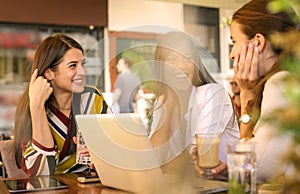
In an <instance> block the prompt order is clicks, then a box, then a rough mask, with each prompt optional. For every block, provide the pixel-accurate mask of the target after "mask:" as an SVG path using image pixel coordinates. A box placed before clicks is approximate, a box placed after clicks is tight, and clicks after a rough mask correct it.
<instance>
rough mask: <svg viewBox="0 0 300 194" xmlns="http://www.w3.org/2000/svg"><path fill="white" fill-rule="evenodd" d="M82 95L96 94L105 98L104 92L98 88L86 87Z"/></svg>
mask: <svg viewBox="0 0 300 194" xmlns="http://www.w3.org/2000/svg"><path fill="white" fill-rule="evenodd" d="M82 93H95V94H96V95H99V96H103V94H102V91H101V90H100V89H99V88H97V87H96V86H84V91H83V92H82Z"/></svg>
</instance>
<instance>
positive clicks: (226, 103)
mask: <svg viewBox="0 0 300 194" xmlns="http://www.w3.org/2000/svg"><path fill="white" fill-rule="evenodd" d="M197 44H198V43H197V40H196V39H195V38H193V37H192V36H190V35H188V34H186V33H184V32H178V31H177V32H176V31H175V32H169V33H167V34H166V35H164V36H163V37H162V39H161V40H160V41H159V42H158V46H157V47H156V52H155V66H154V68H155V73H156V76H157V82H158V85H159V86H158V87H157V91H156V96H157V99H156V101H155V106H154V107H153V109H154V110H153V122H152V126H151V132H150V140H151V142H152V144H153V146H154V147H157V149H158V150H160V151H162V152H161V153H160V154H159V155H160V156H162V158H161V160H162V161H165V162H166V163H167V162H169V161H171V160H173V159H174V163H173V164H175V165H174V166H172V167H174V169H173V168H172V167H171V170H172V171H174V172H171V173H186V168H185V167H187V166H190V159H187V158H184V157H185V156H188V154H183V152H184V151H187V150H188V151H192V152H193V153H194V154H193V155H192V156H191V158H192V159H193V158H195V157H197V156H196V155H197V154H196V149H195V146H194V145H196V139H195V134H198V133H211V132H216V133H218V134H220V146H219V150H220V152H219V155H218V156H219V160H220V163H219V164H218V165H217V166H216V167H215V168H214V169H212V171H211V172H212V173H213V174H219V173H220V172H222V171H223V172H224V170H225V169H226V167H227V166H226V146H225V145H226V142H228V141H233V142H234V141H238V140H239V136H240V134H239V130H238V123H237V119H236V117H235V116H234V111H233V106H232V104H231V100H230V96H229V94H228V93H227V91H226V90H225V88H224V87H223V86H222V85H220V84H217V83H216V82H215V81H214V79H213V78H212V77H211V75H210V74H209V73H208V72H207V70H206V68H205V67H204V65H203V64H202V61H201V58H200V55H199V53H198V49H197V46H198V45H197ZM189 145H191V146H190V147H189ZM164 148H166V149H164ZM189 148H191V149H190V150H189ZM179 155H180V156H182V157H177V156H179ZM175 157H177V158H176V159H175ZM181 158H184V159H183V160H182V161H183V162H184V163H185V162H188V164H187V165H185V164H184V163H180V164H178V163H176V162H177V161H179V160H180V159H181ZM178 159H179V160H178ZM180 165H182V166H180ZM166 166H169V164H168V165H166ZM175 166H176V167H175ZM195 167H196V169H197V172H198V173H199V174H201V173H202V171H201V169H200V167H199V166H197V165H195ZM169 170H170V169H169V168H168V169H167V170H166V171H168V172H167V173H170V172H169ZM176 170H179V172H176ZM180 170H182V171H180ZM180 175H181V176H182V175H183V174H180ZM182 177H183V176H182Z"/></svg>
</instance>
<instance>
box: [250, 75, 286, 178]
mask: <svg viewBox="0 0 300 194" xmlns="http://www.w3.org/2000/svg"><path fill="white" fill-rule="evenodd" d="M287 75H288V73H287V72H279V73H276V74H275V75H273V76H272V77H271V78H270V79H269V80H268V81H267V82H266V84H265V87H264V91H263V99H262V103H261V117H260V119H259V120H258V122H257V125H256V126H255V129H254V133H255V137H254V140H255V142H256V154H257V180H258V182H260V181H266V180H269V179H272V178H274V177H276V176H279V175H283V174H284V173H285V172H286V171H287V165H286V164H284V163H282V160H281V157H282V156H283V155H284V154H286V153H287V151H288V150H291V146H292V135H291V134H285V135H279V134H276V136H272V135H274V134H275V132H276V130H277V129H276V128H274V127H275V125H274V124H272V123H270V122H268V121H267V122H264V121H263V119H264V118H265V117H267V116H269V113H271V112H273V111H274V110H276V109H277V108H286V107H287V106H288V100H287V99H286V97H285V96H284V88H285V86H284V83H283V82H282V81H281V79H282V78H283V77H285V76H287Z"/></svg>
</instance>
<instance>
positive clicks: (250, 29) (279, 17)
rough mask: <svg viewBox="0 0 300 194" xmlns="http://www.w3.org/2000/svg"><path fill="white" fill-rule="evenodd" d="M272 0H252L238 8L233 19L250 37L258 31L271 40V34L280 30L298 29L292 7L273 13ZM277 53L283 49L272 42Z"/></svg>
mask: <svg viewBox="0 0 300 194" xmlns="http://www.w3.org/2000/svg"><path fill="white" fill-rule="evenodd" d="M270 2H272V0H252V1H250V2H249V3H247V4H245V5H244V6H242V7H241V8H240V9H238V10H237V11H236V12H235V13H234V14H233V16H232V21H235V22H237V23H239V24H240V25H241V30H242V32H243V33H244V34H245V35H246V36H247V37H248V39H251V38H253V37H254V36H255V35H256V34H257V33H261V34H262V35H264V36H265V38H266V39H267V40H269V41H270V36H271V35H272V34H274V33H278V32H288V31H289V30H295V29H296V26H297V25H296V23H295V22H294V21H293V19H292V18H293V15H295V13H294V12H293V11H292V8H290V9H288V10H286V11H281V12H278V13H273V12H271V10H270V9H269V3H270ZM270 43H271V45H272V48H273V51H274V53H275V54H277V55H279V54H280V53H281V52H282V49H281V48H279V47H277V46H275V45H274V44H272V42H270Z"/></svg>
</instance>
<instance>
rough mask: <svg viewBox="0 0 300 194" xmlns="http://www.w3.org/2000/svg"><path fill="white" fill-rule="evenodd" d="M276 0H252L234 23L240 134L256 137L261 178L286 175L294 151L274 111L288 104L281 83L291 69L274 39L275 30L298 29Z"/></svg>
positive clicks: (259, 177) (232, 53)
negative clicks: (279, 9)
mask: <svg viewBox="0 0 300 194" xmlns="http://www.w3.org/2000/svg"><path fill="white" fill-rule="evenodd" d="M270 2H271V0H252V1H250V2H249V3H247V4H245V5H244V6H243V7H241V8H240V9H239V10H237V11H236V12H235V13H234V14H233V17H232V23H231V26H230V31H231V39H232V42H233V49H232V52H231V53H230V59H232V60H234V72H235V79H236V81H237V82H238V85H239V87H240V89H241V93H240V98H241V120H240V121H241V122H240V132H241V138H252V137H253V138H254V140H255V142H256V154H257V164H258V165H257V178H258V181H260V180H262V181H266V180H270V179H272V178H275V177H277V176H280V175H283V174H284V173H285V172H286V170H287V166H286V165H285V164H284V163H282V162H283V161H282V157H283V156H284V154H285V153H286V152H288V150H289V149H291V147H290V146H291V137H290V136H289V135H287V134H285V135H283V134H280V135H279V134H277V133H276V132H277V129H276V127H275V126H276V125H274V124H275V123H276V118H275V119H274V120H272V121H270V120H267V119H268V118H270V115H271V113H272V112H273V111H275V110H277V109H281V108H285V107H287V106H288V104H289V101H288V100H287V99H286V97H285V94H284V90H285V88H286V85H285V84H286V83H284V82H283V81H282V79H284V78H285V77H286V76H289V72H287V71H285V70H284V69H283V67H282V66H281V61H282V59H283V58H284V56H285V53H283V52H282V49H281V48H278V47H276V46H275V45H274V44H273V43H272V42H271V41H270V38H271V36H272V35H273V34H275V33H283V32H288V31H290V30H296V23H294V22H293V20H292V19H291V17H290V16H291V15H290V14H292V12H290V11H291V10H289V12H285V11H282V12H279V13H274V12H271V11H270V10H269V9H268V5H269V3H270Z"/></svg>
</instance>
